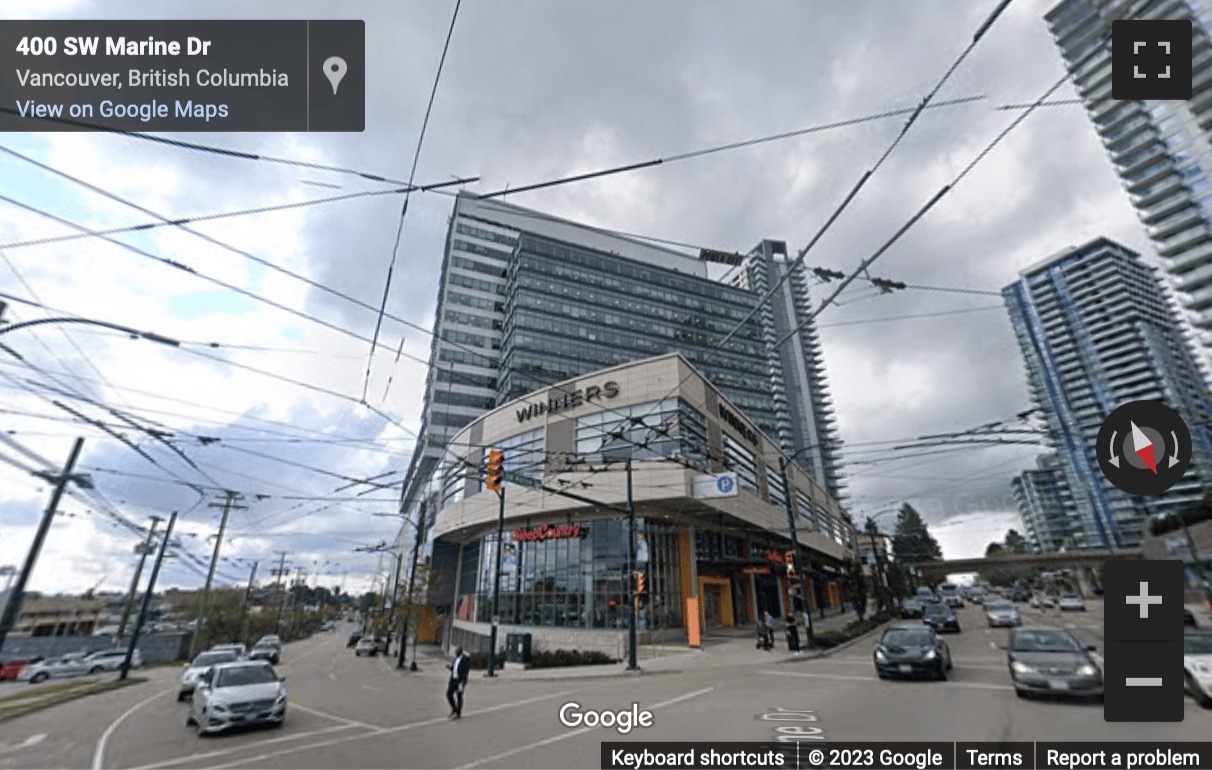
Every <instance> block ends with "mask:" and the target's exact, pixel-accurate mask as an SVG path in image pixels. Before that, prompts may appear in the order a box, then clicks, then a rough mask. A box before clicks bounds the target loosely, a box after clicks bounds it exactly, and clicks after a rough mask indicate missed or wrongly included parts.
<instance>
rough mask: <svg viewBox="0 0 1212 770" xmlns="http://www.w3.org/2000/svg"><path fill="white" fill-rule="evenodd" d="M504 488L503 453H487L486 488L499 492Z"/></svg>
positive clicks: (495, 451) (497, 451)
mask: <svg viewBox="0 0 1212 770" xmlns="http://www.w3.org/2000/svg"><path fill="white" fill-rule="evenodd" d="M504 486H505V453H504V452H502V451H501V450H500V449H494V450H492V451H491V452H489V453H488V488H489V489H491V490H492V491H493V492H500V491H501V488H502V487H504Z"/></svg>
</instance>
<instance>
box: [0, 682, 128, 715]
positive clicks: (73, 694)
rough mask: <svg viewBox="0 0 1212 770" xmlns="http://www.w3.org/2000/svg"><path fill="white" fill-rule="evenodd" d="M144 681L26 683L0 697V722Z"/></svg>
mask: <svg viewBox="0 0 1212 770" xmlns="http://www.w3.org/2000/svg"><path fill="white" fill-rule="evenodd" d="M146 681H147V680H146V679H138V678H134V679H111V680H106V681H102V682H97V681H87V682H56V683H54V684H47V685H27V686H26V687H25V689H23V690H22V691H21V692H18V693H14V694H12V695H9V696H7V697H5V698H0V722H5V721H7V720H9V719H15V718H17V717H19V716H21V715H23V714H28V713H30V712H31V711H37V710H39V709H44V708H50V707H51V706H57V705H59V704H60V703H67V702H68V701H72V700H76V699H77V698H83V697H86V696H89V695H93V694H95V693H99V692H107V691H109V690H117V689H119V688H121V687H127V686H129V685H132V684H139V683H140V682H146Z"/></svg>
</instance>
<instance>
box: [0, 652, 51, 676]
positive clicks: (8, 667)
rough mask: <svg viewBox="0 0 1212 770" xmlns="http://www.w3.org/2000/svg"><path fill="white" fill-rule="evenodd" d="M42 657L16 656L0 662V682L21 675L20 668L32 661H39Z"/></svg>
mask: <svg viewBox="0 0 1212 770" xmlns="http://www.w3.org/2000/svg"><path fill="white" fill-rule="evenodd" d="M41 662H42V657H41V656H39V657H34V658H28V659H26V658H18V659H16V660H10V661H8V662H5V663H0V682H5V681H11V680H13V679H19V678H20V677H21V670H22V669H23V668H25V667H26V666H28V665H30V664H32V663H41Z"/></svg>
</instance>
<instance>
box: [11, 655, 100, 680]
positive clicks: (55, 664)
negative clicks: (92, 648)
mask: <svg viewBox="0 0 1212 770" xmlns="http://www.w3.org/2000/svg"><path fill="white" fill-rule="evenodd" d="M88 669H89V664H88V662H87V656H86V655H85V654H84V653H82V652H73V653H69V654H67V655H63V656H61V657H58V658H47V659H46V660H44V661H41V662H40V663H31V664H30V665H28V666H25V667H24V668H22V669H21V672H20V673H19V674H18V675H17V678H18V679H19V680H24V681H28V682H29V683H30V684H38V683H39V682H45V681H46V680H47V679H62V678H65V677H70V676H84V675H85V674H87V673H88Z"/></svg>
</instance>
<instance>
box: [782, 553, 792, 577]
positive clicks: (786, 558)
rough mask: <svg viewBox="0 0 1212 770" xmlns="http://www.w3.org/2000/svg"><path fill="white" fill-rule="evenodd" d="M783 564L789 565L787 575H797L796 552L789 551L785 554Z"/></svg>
mask: <svg viewBox="0 0 1212 770" xmlns="http://www.w3.org/2000/svg"><path fill="white" fill-rule="evenodd" d="M783 563H785V564H786V565H787V574H788V575H794V574H795V551H787V552H786V553H784V554H783Z"/></svg>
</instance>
